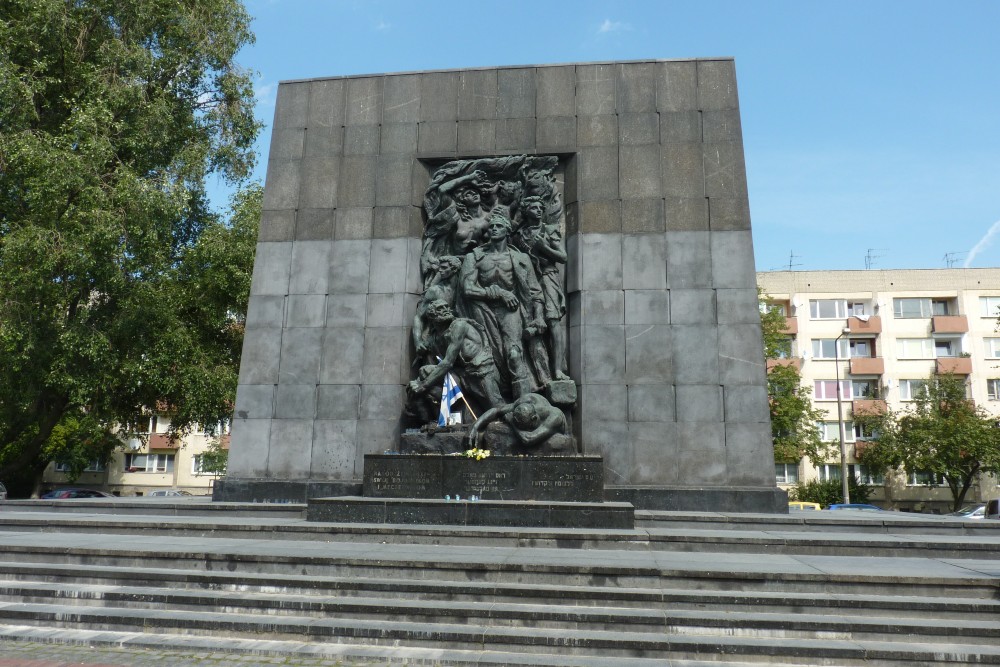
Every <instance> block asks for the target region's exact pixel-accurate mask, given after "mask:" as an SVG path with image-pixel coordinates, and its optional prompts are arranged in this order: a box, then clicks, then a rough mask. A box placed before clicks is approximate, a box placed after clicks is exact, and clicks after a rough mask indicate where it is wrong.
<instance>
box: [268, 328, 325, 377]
mask: <svg viewBox="0 0 1000 667" xmlns="http://www.w3.org/2000/svg"><path fill="white" fill-rule="evenodd" d="M322 348H323V329H321V328H311V327H310V328H306V327H297V328H286V329H284V331H282V333H281V361H280V368H279V370H278V382H279V383H280V384H316V383H317V382H318V380H319V360H320V353H321V350H322Z"/></svg>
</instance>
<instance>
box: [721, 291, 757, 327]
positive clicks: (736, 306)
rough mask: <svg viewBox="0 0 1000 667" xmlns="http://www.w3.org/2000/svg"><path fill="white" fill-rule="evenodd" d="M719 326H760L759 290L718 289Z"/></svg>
mask: <svg viewBox="0 0 1000 667" xmlns="http://www.w3.org/2000/svg"><path fill="white" fill-rule="evenodd" d="M715 294H716V300H717V302H718V314H719V324H759V323H760V308H759V307H758V304H757V290H756V289H754V288H752V287H746V288H733V289H718V290H716V292H715Z"/></svg>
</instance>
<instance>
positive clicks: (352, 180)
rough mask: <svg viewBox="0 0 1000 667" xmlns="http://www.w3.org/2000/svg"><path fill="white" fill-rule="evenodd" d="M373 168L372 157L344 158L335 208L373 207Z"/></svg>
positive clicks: (374, 159) (373, 161) (373, 160)
mask: <svg viewBox="0 0 1000 667" xmlns="http://www.w3.org/2000/svg"><path fill="white" fill-rule="evenodd" d="M375 166H376V158H375V156H373V155H352V156H349V157H344V159H343V161H342V162H341V165H340V178H339V181H338V186H337V206H374V205H375Z"/></svg>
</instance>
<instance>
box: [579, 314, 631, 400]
mask: <svg viewBox="0 0 1000 667" xmlns="http://www.w3.org/2000/svg"><path fill="white" fill-rule="evenodd" d="M580 328H581V329H582V344H583V354H582V361H583V382H584V384H588V385H589V384H623V383H624V380H625V327H624V326H622V325H600V326H584V327H580Z"/></svg>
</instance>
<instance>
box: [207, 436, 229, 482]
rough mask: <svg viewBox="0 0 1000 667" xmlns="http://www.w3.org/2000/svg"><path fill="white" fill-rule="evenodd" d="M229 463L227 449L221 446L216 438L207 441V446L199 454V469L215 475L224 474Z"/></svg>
mask: <svg viewBox="0 0 1000 667" xmlns="http://www.w3.org/2000/svg"><path fill="white" fill-rule="evenodd" d="M228 465H229V450H228V449H225V448H224V447H223V446H222V442H221V441H220V440H219V439H218V438H216V439H214V440H212V442H210V443H208V448H207V449H206V450H205V451H204V452H202V454H201V471H202V472H205V473H208V474H210V475H215V476H216V477H221V476H222V475H225V474H226V467H227V466H228Z"/></svg>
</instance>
